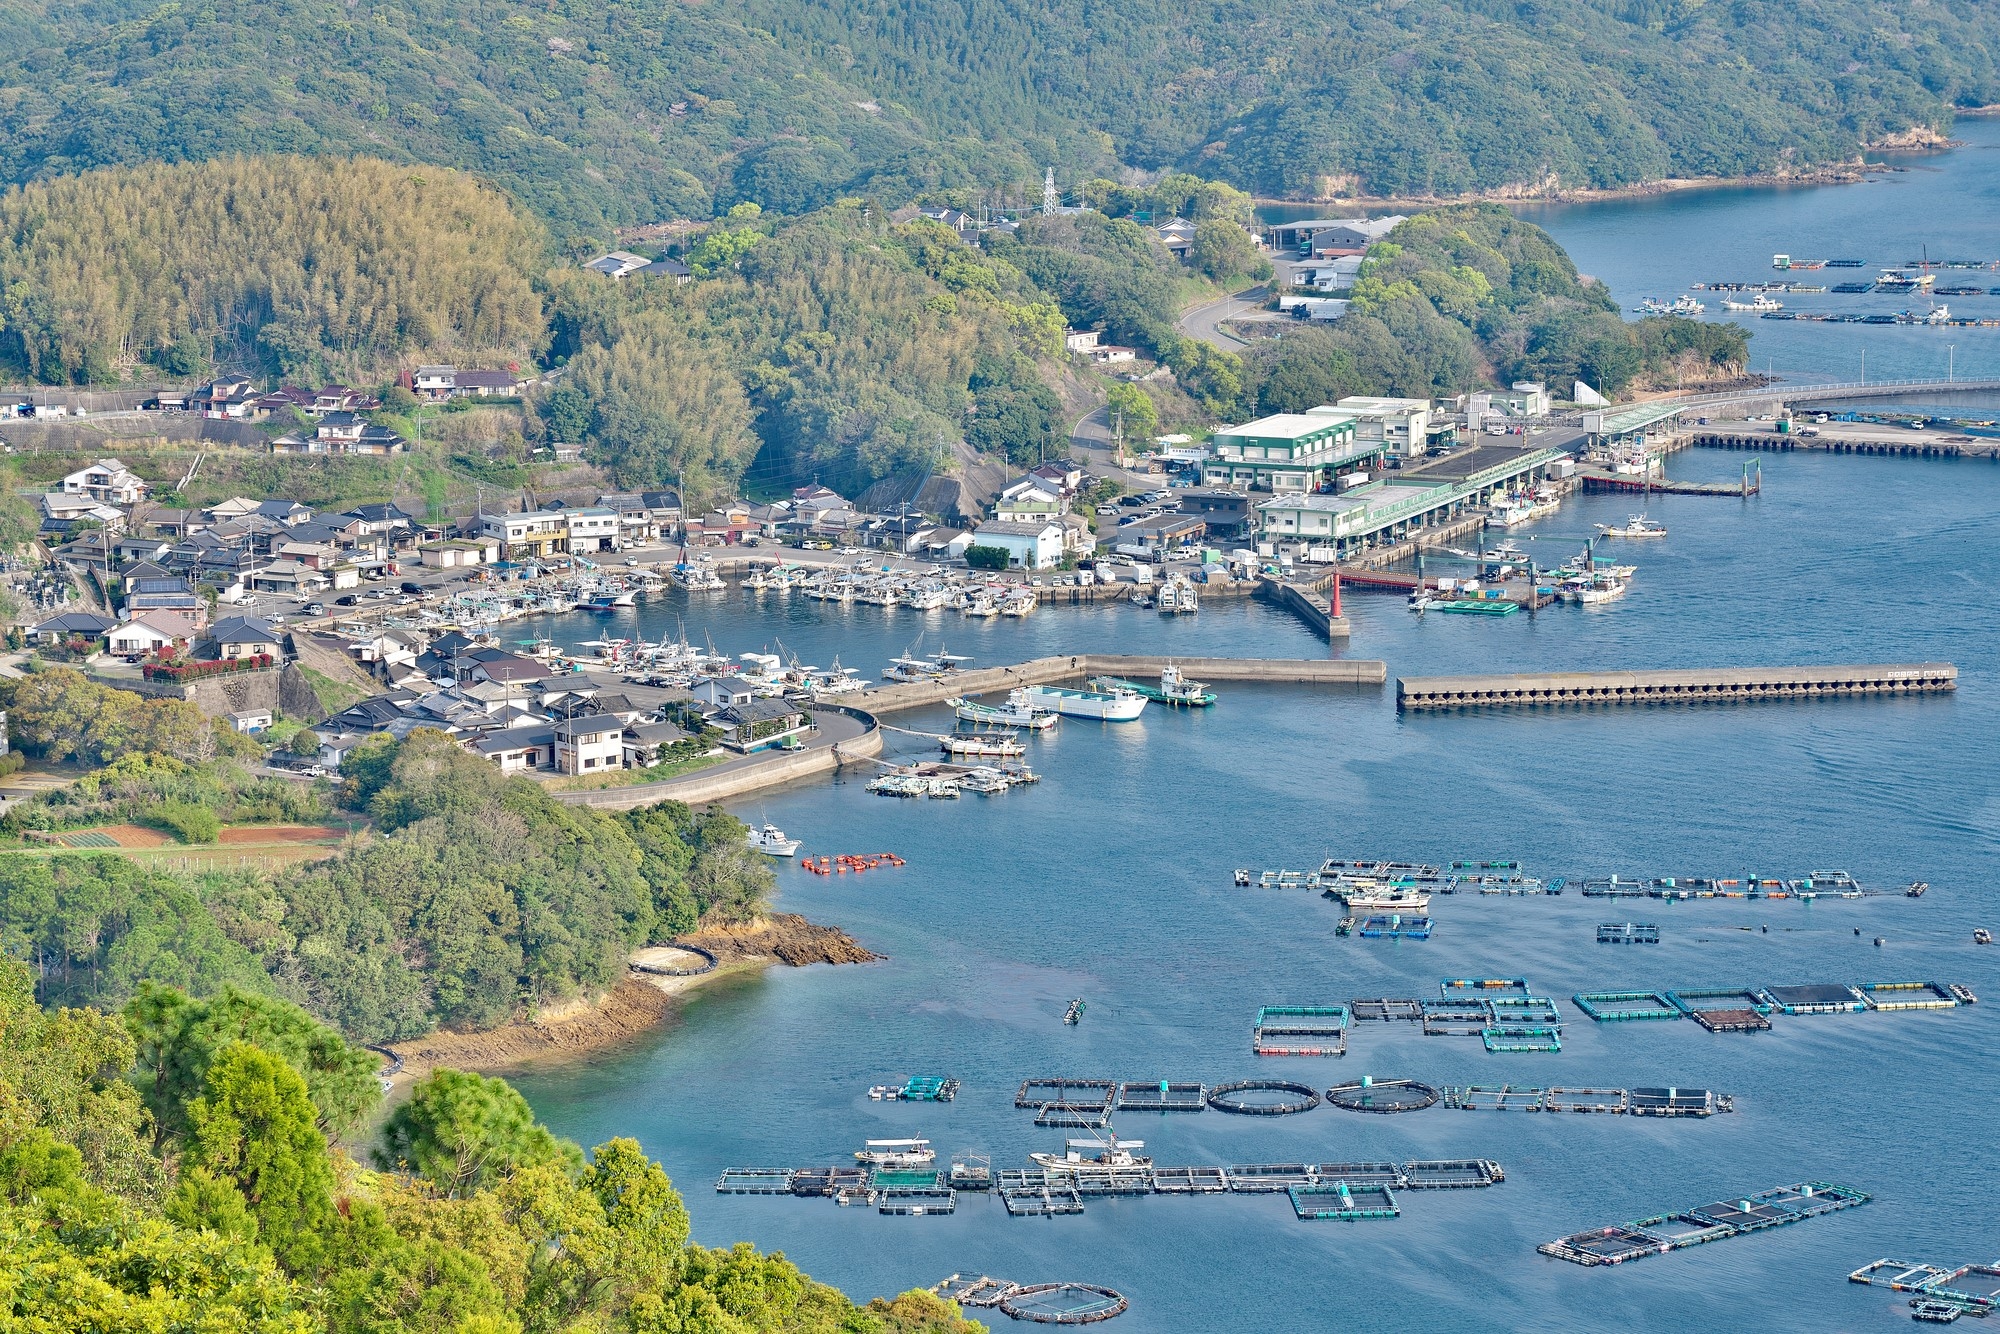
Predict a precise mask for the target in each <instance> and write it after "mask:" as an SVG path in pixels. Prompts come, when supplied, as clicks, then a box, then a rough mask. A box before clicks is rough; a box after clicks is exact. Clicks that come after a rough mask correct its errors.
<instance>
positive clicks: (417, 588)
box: [403, 580, 426, 597]
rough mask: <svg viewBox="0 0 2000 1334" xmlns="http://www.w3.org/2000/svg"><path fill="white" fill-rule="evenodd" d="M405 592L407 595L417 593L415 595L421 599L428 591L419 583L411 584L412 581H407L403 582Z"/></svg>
mask: <svg viewBox="0 0 2000 1334" xmlns="http://www.w3.org/2000/svg"><path fill="white" fill-rule="evenodd" d="M403 591H404V592H405V593H415V594H417V595H418V596H419V597H421V596H422V595H423V594H424V592H425V591H426V590H425V588H424V586H423V585H422V584H419V583H414V582H411V581H409V580H405V581H404V582H403Z"/></svg>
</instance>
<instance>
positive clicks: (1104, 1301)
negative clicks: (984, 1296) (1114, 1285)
mask: <svg viewBox="0 0 2000 1334" xmlns="http://www.w3.org/2000/svg"><path fill="white" fill-rule="evenodd" d="M995 1304H996V1305H997V1306H998V1307H999V1308H1000V1311H1001V1313H1002V1314H1004V1315H1008V1316H1011V1317H1013V1318H1014V1319H1016V1320H1026V1321H1030V1322H1032V1323H1034V1324H1038V1325H1094V1324H1096V1323H1097V1322H1098V1321H1100V1320H1109V1319H1111V1318H1112V1317H1113V1316H1119V1315H1123V1314H1125V1311H1126V1309H1127V1307H1128V1306H1129V1305H1130V1303H1128V1302H1127V1301H1126V1300H1125V1297H1124V1295H1123V1294H1122V1293H1119V1292H1117V1291H1115V1290H1113V1289H1111V1288H1100V1287H1098V1286H1096V1285H1095V1284H1092V1283H1037V1284H1034V1285H1032V1286H1030V1287H1025V1288H1015V1289H1013V1291H1011V1292H1008V1293H1005V1294H1004V1295H1002V1296H1001V1298H1000V1300H999V1301H998V1302H997V1303H995Z"/></svg>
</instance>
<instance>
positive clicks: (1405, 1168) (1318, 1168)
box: [1312, 1163, 1412, 1186]
mask: <svg viewBox="0 0 2000 1334" xmlns="http://www.w3.org/2000/svg"><path fill="white" fill-rule="evenodd" d="M1411 1166H1412V1165H1411V1164H1408V1163H1319V1164H1316V1165H1315V1166H1314V1167H1313V1169H1312V1173H1313V1180H1314V1181H1345V1182H1346V1183H1347V1184H1348V1185H1350V1186H1401V1185H1402V1184H1403V1183H1404V1182H1406V1181H1408V1180H1409V1179H1410V1172H1409V1169H1410V1167H1411Z"/></svg>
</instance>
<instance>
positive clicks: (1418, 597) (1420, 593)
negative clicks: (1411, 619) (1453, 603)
mask: <svg viewBox="0 0 2000 1334" xmlns="http://www.w3.org/2000/svg"><path fill="white" fill-rule="evenodd" d="M1434 600H1435V599H1433V598H1432V597H1431V591H1430V590H1429V589H1428V588H1413V589H1411V590H1410V604H1409V605H1410V610H1411V611H1418V612H1420V611H1424V610H1426V609H1427V608H1429V606H1430V605H1431V603H1432V602H1433V601H1434Z"/></svg>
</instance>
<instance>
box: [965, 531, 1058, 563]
mask: <svg viewBox="0 0 2000 1334" xmlns="http://www.w3.org/2000/svg"><path fill="white" fill-rule="evenodd" d="M972 545H973V546H980V547H998V548H1000V549H1001V550H1002V551H1005V552H1006V553H1007V565H1008V567H1009V568H1010V569H1019V570H1046V569H1050V568H1052V567H1054V566H1056V565H1059V564H1061V563H1062V550H1063V526H1062V525H1061V524H1059V523H1057V522H1055V521H1054V520H1053V519H1049V520H1040V521H1032V522H1027V523H1010V522H1008V521H1006V520H1003V519H994V520H992V521H990V522H987V523H982V524H980V525H979V527H978V528H976V529H974V530H973V533H972Z"/></svg>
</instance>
